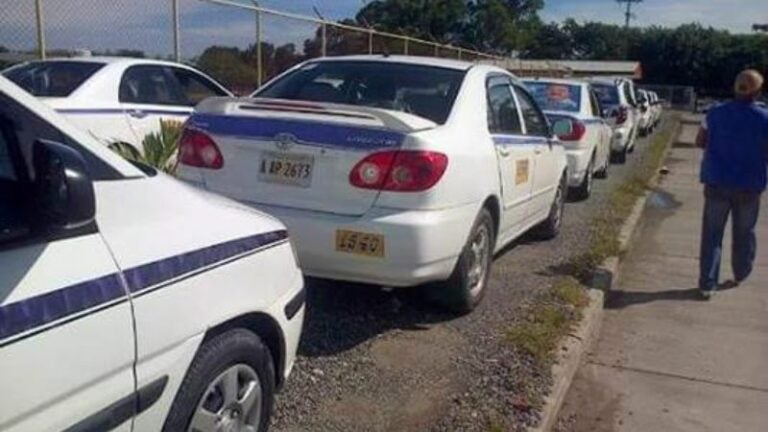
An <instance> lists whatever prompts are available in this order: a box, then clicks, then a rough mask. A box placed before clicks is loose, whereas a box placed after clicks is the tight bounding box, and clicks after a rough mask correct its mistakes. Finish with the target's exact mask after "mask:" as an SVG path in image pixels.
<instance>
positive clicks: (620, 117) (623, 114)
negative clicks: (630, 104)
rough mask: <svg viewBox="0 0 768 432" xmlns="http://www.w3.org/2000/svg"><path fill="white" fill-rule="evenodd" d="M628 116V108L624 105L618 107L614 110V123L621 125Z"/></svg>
mask: <svg viewBox="0 0 768 432" xmlns="http://www.w3.org/2000/svg"><path fill="white" fill-rule="evenodd" d="M627 118H629V109H628V108H627V107H625V106H622V107H619V109H618V111H617V112H616V124H617V125H622V124H624V122H625V121H627Z"/></svg>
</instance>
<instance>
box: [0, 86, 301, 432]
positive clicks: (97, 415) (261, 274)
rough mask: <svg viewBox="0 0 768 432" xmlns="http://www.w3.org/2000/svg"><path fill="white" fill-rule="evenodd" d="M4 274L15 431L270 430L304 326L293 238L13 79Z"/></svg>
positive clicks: (0, 95)
mask: <svg viewBox="0 0 768 432" xmlns="http://www.w3.org/2000/svg"><path fill="white" fill-rule="evenodd" d="M0 269H2V271H0V287H2V288H1V290H2V291H1V293H2V295H0V371H2V373H0V388H2V389H3V391H2V395H0V429H2V430H3V431H7V432H15V431H62V430H69V431H74V430H93V431H96V430H99V431H101V430H114V431H131V430H136V431H160V430H166V431H178V430H193V429H194V430H236V429H235V427H245V426H248V427H249V428H248V429H237V430H253V431H264V430H266V425H267V422H268V420H269V416H270V411H271V406H272V402H273V398H274V392H275V388H276V387H279V386H280V385H281V384H282V383H283V382H284V380H285V379H286V378H287V376H288V374H289V372H290V371H291V367H292V365H293V363H294V358H295V353H296V347H297V344H298V341H299V336H300V333H301V326H302V320H303V314H304V308H303V302H304V291H303V278H302V274H301V271H300V270H299V268H298V266H297V264H296V260H295V258H294V254H293V251H292V247H291V245H290V243H289V239H288V237H287V234H286V230H285V227H284V226H283V225H282V224H281V223H280V222H278V221H277V220H276V219H273V218H272V217H269V216H265V215H263V214H261V213H258V212H256V211H254V210H253V209H251V208H249V207H246V206H243V205H241V204H238V203H236V202H233V201H230V200H227V199H225V198H222V197H217V196H214V195H211V194H208V193H206V192H204V191H201V190H199V189H195V188H192V187H190V186H189V185H187V184H184V183H182V182H179V181H177V180H175V179H172V178H170V177H168V176H166V175H164V174H162V173H159V172H157V171H155V170H153V169H151V168H149V167H144V166H135V165H132V164H130V163H128V162H127V161H125V160H124V159H122V158H121V157H119V156H118V155H117V154H114V153H113V152H111V151H110V150H108V149H107V148H106V147H104V146H102V145H100V144H99V143H98V142H97V141H96V140H94V139H93V138H92V137H90V136H89V135H88V134H87V133H84V132H83V131H81V130H80V129H78V128H77V127H75V126H73V125H71V124H70V123H69V122H67V121H66V120H64V118H62V117H61V116H60V115H58V114H56V113H55V112H54V111H53V110H51V109H50V108H49V107H47V106H45V105H44V104H42V103H40V102H39V101H37V100H36V99H35V98H34V97H33V96H31V95H30V94H28V93H27V92H25V91H24V90H22V89H21V88H19V87H17V86H16V85H14V84H13V83H11V82H10V81H8V80H7V79H6V78H3V77H0ZM216 425H218V426H216ZM214 426H216V427H220V428H221V429H214Z"/></svg>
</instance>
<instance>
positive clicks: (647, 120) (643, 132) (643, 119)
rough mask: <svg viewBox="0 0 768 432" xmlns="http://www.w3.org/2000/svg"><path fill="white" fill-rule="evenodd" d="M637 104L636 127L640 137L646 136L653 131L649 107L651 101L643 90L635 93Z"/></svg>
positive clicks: (652, 114) (651, 112)
mask: <svg viewBox="0 0 768 432" xmlns="http://www.w3.org/2000/svg"><path fill="white" fill-rule="evenodd" d="M637 104H638V109H639V111H640V122H639V125H638V127H639V128H640V136H647V135H648V134H649V133H651V129H653V121H654V119H653V117H654V113H653V108H652V106H651V100H650V97H649V95H648V92H647V91H645V90H638V91H637Z"/></svg>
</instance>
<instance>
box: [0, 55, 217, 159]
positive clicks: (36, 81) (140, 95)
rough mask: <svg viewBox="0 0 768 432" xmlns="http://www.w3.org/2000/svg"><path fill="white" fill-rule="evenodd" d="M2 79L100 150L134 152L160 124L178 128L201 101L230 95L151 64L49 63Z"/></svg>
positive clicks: (21, 67)
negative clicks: (121, 147) (115, 147)
mask: <svg viewBox="0 0 768 432" xmlns="http://www.w3.org/2000/svg"><path fill="white" fill-rule="evenodd" d="M2 74H3V75H4V76H5V77H6V78H8V79H10V80H11V81H13V82H14V83H16V84H17V85H18V86H20V87H22V88H24V89H25V90H27V91H28V92H30V93H32V94H33V95H35V96H37V97H39V98H41V99H42V100H43V101H45V103H47V104H48V105H50V106H52V107H53V108H55V109H56V110H57V111H58V112H59V113H60V114H63V115H64V116H65V117H66V118H67V119H69V121H71V122H72V123H74V124H75V125H77V126H79V127H80V128H81V129H83V130H85V131H86V132H88V133H89V134H90V135H93V136H94V137H96V138H97V139H99V140H100V141H101V142H102V143H103V144H110V143H112V142H115V141H120V142H123V143H127V144H130V145H131V146H133V147H134V148H135V149H136V150H139V151H141V149H142V146H141V142H142V141H143V140H144V138H145V137H146V136H147V135H148V134H150V133H156V132H159V131H160V120H171V121H178V122H183V121H184V120H186V119H187V117H188V116H189V114H190V113H192V108H193V107H194V106H195V105H196V104H197V103H198V102H200V101H201V100H203V99H205V98H207V97H211V96H231V95H232V94H231V93H230V92H229V91H227V90H226V89H225V88H224V87H223V86H221V85H220V84H218V83H217V82H216V81H214V80H213V79H211V78H210V77H208V76H206V75H205V74H203V73H201V72H200V71H198V70H196V69H194V68H191V67H189V66H186V65H183V64H179V63H173V62H167V61H161V60H151V59H136V58H125V57H78V58H54V59H48V60H38V61H31V62H27V63H21V64H18V65H16V66H12V67H10V68H8V69H6V70H4V71H3V72H2Z"/></svg>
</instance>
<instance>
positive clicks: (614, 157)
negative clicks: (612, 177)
mask: <svg viewBox="0 0 768 432" xmlns="http://www.w3.org/2000/svg"><path fill="white" fill-rule="evenodd" d="M627 151H628V150H627V148H626V147H624V149H623V150H620V151H615V152H611V162H613V163H616V164H619V165H623V164H625V163H627Z"/></svg>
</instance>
